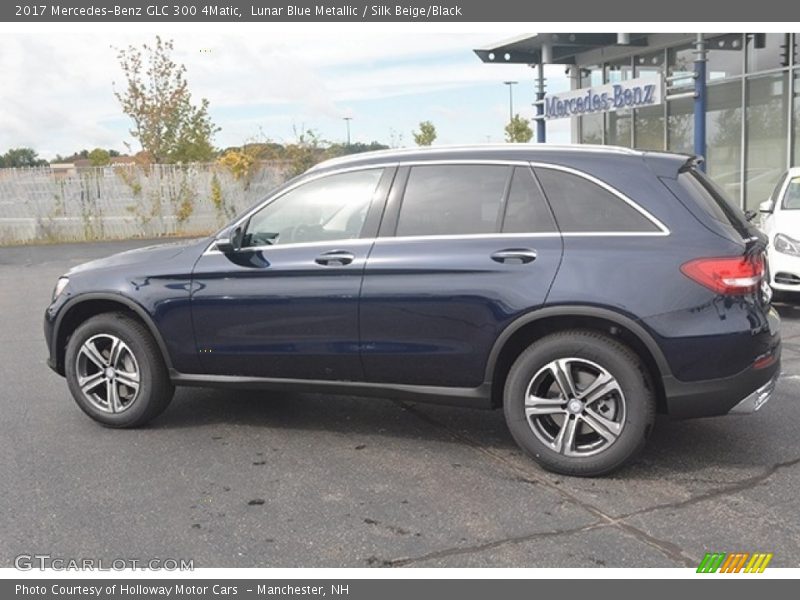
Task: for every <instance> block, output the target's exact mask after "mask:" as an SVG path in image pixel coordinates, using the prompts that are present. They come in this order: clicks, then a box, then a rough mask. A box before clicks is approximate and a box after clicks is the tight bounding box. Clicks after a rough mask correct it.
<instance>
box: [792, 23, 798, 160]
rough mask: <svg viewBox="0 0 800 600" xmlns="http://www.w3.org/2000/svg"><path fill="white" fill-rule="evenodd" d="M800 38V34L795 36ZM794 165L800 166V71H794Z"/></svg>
mask: <svg viewBox="0 0 800 600" xmlns="http://www.w3.org/2000/svg"><path fill="white" fill-rule="evenodd" d="M795 37H800V34H797V33H796V34H795ZM792 165H800V69H795V71H794V156H793V157H792Z"/></svg>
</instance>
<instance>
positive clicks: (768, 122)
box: [745, 72, 789, 208]
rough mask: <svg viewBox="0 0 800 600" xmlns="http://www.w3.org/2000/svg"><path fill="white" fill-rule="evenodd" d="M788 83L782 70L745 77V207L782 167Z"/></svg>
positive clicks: (760, 196) (760, 197)
mask: <svg viewBox="0 0 800 600" xmlns="http://www.w3.org/2000/svg"><path fill="white" fill-rule="evenodd" d="M788 82H789V77H788V74H787V73H785V72H784V73H778V74H775V75H765V76H763V77H751V78H749V79H748V80H747V84H746V85H747V108H746V119H747V154H746V156H747V170H746V171H745V207H746V208H756V207H757V206H758V205H759V204H760V203H761V202H763V201H764V200H766V199H767V198H768V197H769V194H770V191H771V190H772V187H773V186H774V185H775V182H776V181H777V180H778V177H780V175H781V173H782V172H783V171H784V170H785V169H786V162H787V161H786V159H787V156H786V151H787V138H786V134H787V131H788V122H787V118H788V102H789V98H788Z"/></svg>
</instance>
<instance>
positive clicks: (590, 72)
mask: <svg viewBox="0 0 800 600" xmlns="http://www.w3.org/2000/svg"><path fill="white" fill-rule="evenodd" d="M602 84H603V67H602V66H599V67H598V66H595V67H589V68H586V69H581V87H582V88H585V87H591V86H593V85H602ZM603 125H604V122H603V114H602V113H596V114H593V115H586V116H585V117H581V141H582V143H584V144H603V143H604V142H605V137H604V133H603V132H604V127H603Z"/></svg>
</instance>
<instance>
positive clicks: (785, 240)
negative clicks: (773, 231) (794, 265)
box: [773, 233, 800, 256]
mask: <svg viewBox="0 0 800 600" xmlns="http://www.w3.org/2000/svg"><path fill="white" fill-rule="evenodd" d="M773 246H775V250H777V251H778V252H782V253H783V254H789V255H791V256H800V242H798V241H797V240H793V239H792V238H790V237H789V236H788V235H783V234H782V233H779V234H778V235H776V236H775V242H774V244H773Z"/></svg>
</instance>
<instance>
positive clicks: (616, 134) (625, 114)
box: [605, 58, 633, 147]
mask: <svg viewBox="0 0 800 600" xmlns="http://www.w3.org/2000/svg"><path fill="white" fill-rule="evenodd" d="M628 79H633V66H632V64H631V59H630V58H626V59H623V60H621V61H615V62H612V63H609V64H607V65H606V77H605V81H606V83H618V82H620V81H627V80H628ZM632 118H633V115H632V113H631V110H630V109H626V110H618V111H616V112H610V113H607V114H606V117H605V119H606V144H610V145H612V146H627V147H630V145H631V143H632V141H633V140H631V120H632Z"/></svg>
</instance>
